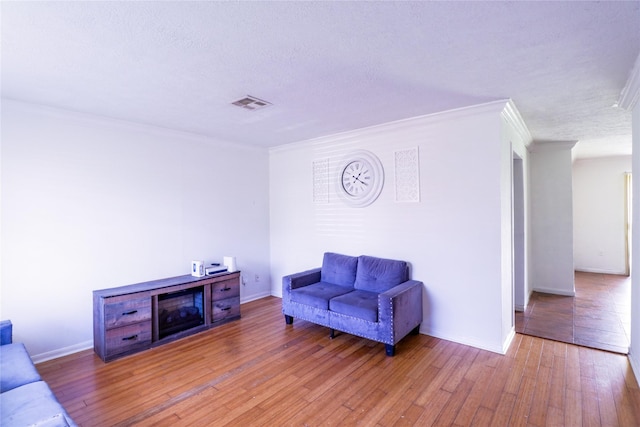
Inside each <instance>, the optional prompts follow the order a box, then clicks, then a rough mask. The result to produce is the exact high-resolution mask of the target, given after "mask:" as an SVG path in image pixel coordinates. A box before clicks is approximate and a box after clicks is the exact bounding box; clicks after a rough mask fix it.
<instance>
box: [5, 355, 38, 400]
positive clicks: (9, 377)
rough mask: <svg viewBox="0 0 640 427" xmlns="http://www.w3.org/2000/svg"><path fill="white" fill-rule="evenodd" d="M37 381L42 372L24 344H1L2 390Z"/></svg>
mask: <svg viewBox="0 0 640 427" xmlns="http://www.w3.org/2000/svg"><path fill="white" fill-rule="evenodd" d="M35 381H40V374H38V371H37V370H36V367H35V366H34V365H33V362H31V357H29V353H27V349H26V348H24V345H23V344H22V343H13V344H7V345H3V346H0V392H2V393H4V392H5V391H9V390H11V389H14V388H16V387H19V386H21V385H24V384H27V383H32V382H35Z"/></svg>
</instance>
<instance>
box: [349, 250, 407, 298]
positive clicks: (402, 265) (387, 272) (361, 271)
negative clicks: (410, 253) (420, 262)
mask: <svg viewBox="0 0 640 427" xmlns="http://www.w3.org/2000/svg"><path fill="white" fill-rule="evenodd" d="M407 280H408V273H407V263H406V262H404V261H396V260H392V259H384V258H375V257H370V256H366V255H362V256H360V257H359V258H358V270H357V273H356V281H355V285H354V287H355V288H356V289H361V290H364V291H369V292H378V293H379V292H384V291H387V290H389V289H391V288H393V287H394V286H396V285H399V284H400V283H402V282H406V281H407Z"/></svg>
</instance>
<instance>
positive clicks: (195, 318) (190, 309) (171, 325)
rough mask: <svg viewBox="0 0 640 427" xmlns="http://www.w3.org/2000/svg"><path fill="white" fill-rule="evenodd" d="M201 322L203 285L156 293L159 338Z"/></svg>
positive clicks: (202, 321) (202, 316)
mask: <svg viewBox="0 0 640 427" xmlns="http://www.w3.org/2000/svg"><path fill="white" fill-rule="evenodd" d="M203 324H204V287H202V286H199V287H197V288H192V289H186V290H184V291H179V292H173V293H169V294H162V295H158V334H159V338H160V339H162V338H165V337H168V336H169V335H173V334H177V333H178V332H182V331H186V330H187V329H191V328H194V327H196V326H200V325H203Z"/></svg>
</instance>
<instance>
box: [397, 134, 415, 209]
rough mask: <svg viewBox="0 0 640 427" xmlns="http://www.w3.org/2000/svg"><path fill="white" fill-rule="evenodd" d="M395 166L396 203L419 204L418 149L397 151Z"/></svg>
mask: <svg viewBox="0 0 640 427" xmlns="http://www.w3.org/2000/svg"><path fill="white" fill-rule="evenodd" d="M394 166H395V169H394V170H395V182H394V184H395V190H396V202H419V201H420V153H419V151H418V147H415V148H409V149H404V150H398V151H396V152H395V157H394Z"/></svg>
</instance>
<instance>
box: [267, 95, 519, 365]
mask: <svg viewBox="0 0 640 427" xmlns="http://www.w3.org/2000/svg"><path fill="white" fill-rule="evenodd" d="M502 108H504V103H502V105H500V106H498V105H491V106H490V107H487V106H479V107H477V108H474V107H471V108H469V109H465V110H463V111H456V112H445V113H441V114H437V115H433V116H426V117H419V118H415V119H409V120H404V121H401V122H394V123H389V124H385V125H380V126H376V127H373V128H367V129H361V130H358V131H353V132H347V133H343V134H339V135H334V136H329V137H325V138H319V139H316V140H311V141H306V142H300V143H297V144H291V145H288V146H282V147H277V148H275V149H272V150H271V151H270V180H269V181H270V219H271V261H272V274H271V277H272V280H273V282H272V292H273V294H274V295H276V296H281V295H282V288H281V286H282V284H281V278H282V276H284V275H287V274H291V273H295V272H299V271H302V270H306V269H310V268H314V267H319V266H320V265H321V262H322V254H323V253H324V252H325V251H333V252H339V253H345V254H349V255H362V254H366V255H372V256H379V257H384V258H392V259H402V260H406V261H408V262H409V263H410V265H411V276H412V278H414V279H416V280H421V281H423V282H424V285H425V287H424V293H423V298H424V301H423V306H424V319H423V323H422V326H421V332H422V333H425V334H428V335H432V336H435V337H439V338H443V339H447V340H451V341H456V342H460V343H464V344H468V345H472V346H475V347H479V348H484V349H488V350H491V351H496V352H503V350H504V349H503V344H504V339H503V335H502V334H503V325H502V321H503V319H502V316H503V305H502V304H503V288H504V286H503V283H502V280H503V277H502V275H503V267H504V266H503V258H504V254H503V249H504V248H502V244H503V235H502V227H503V226H504V224H503V223H502V221H503V218H502V214H503V212H502V210H503V200H502V197H503V195H504V192H503V191H504V186H502V182H501V180H503V178H504V175H503V166H504V165H505V162H504V151H503V150H504V147H503V146H502V142H503V140H502V137H501V126H500V111H501V110H502ZM357 149H366V150H369V151H371V152H373V153H374V154H376V155H377V156H378V157H379V158H380V160H381V162H382V164H383V167H384V173H385V185H384V188H383V190H382V193H381V195H380V196H379V198H378V199H377V200H376V201H375V202H374V203H373V204H371V205H369V206H367V207H364V208H353V207H348V206H346V205H344V204H343V203H342V202H341V201H340V199H339V198H338V197H337V193H336V188H337V185H338V184H337V182H338V181H337V180H336V175H337V173H338V171H337V165H338V164H339V163H340V161H341V160H342V159H343V158H344V157H345V155H347V154H348V153H349V152H350V151H352V150H357ZM405 151H408V152H417V153H418V159H419V160H418V167H419V172H418V173H417V174H416V175H415V179H416V180H417V185H418V187H419V200H417V201H400V200H398V199H397V198H398V197H399V196H400V198H401V199H402V197H401V196H402V193H401V191H402V188H401V187H402V186H403V185H405V184H409V186H411V185H412V184H413V182H412V181H411V179H410V180H409V182H408V183H407V182H405V178H403V177H399V176H398V175H397V171H396V169H395V165H396V164H397V163H396V162H397V161H398V157H397V155H398V153H399V152H405ZM510 155H511V153H510V152H509V153H508V157H509V161H510ZM506 165H507V168H508V166H509V162H507V164H506ZM509 216H510V215H509ZM510 224H511V223H510V222H509V226H510ZM509 251H510V242H509ZM509 286H510V285H509ZM510 303H511V302H510ZM510 310H512V309H511V308H510ZM509 316H511V314H509ZM509 318H510V317H509Z"/></svg>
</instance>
